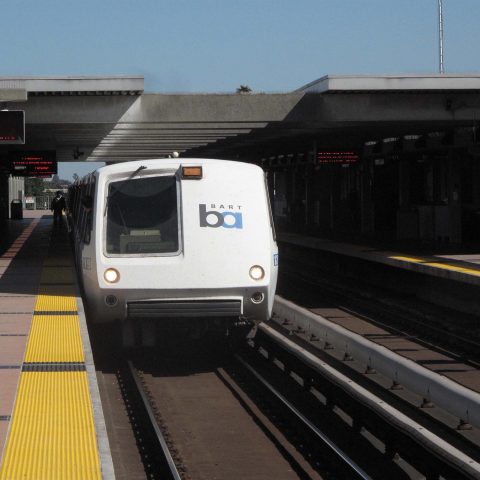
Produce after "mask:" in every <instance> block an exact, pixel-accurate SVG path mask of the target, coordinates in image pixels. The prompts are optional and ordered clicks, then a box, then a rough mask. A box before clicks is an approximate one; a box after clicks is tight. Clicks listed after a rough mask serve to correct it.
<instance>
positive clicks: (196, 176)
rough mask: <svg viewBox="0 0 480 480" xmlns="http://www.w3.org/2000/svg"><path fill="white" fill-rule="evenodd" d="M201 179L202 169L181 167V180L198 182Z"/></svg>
mask: <svg viewBox="0 0 480 480" xmlns="http://www.w3.org/2000/svg"><path fill="white" fill-rule="evenodd" d="M202 177H203V172H202V167H182V178H187V179H193V180H200V179H201V178H202Z"/></svg>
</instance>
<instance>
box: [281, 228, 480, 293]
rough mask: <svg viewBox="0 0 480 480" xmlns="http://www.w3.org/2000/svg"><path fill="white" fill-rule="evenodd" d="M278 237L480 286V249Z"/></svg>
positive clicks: (294, 235)
mask: <svg viewBox="0 0 480 480" xmlns="http://www.w3.org/2000/svg"><path fill="white" fill-rule="evenodd" d="M277 240H278V241H279V242H280V243H285V244H291V245H295V246H299V247H306V248H312V249H315V250H323V251H326V252H330V253H335V254H339V255H343V256H348V257H354V258H359V259H362V260H366V261H369V262H376V263H380V264H384V265H389V266H391V267H395V268H400V269H403V270H410V271H413V272H417V273H421V274H424V275H430V276H433V277H439V278H443V279H446V280H451V281H454V282H461V283H467V284H471V285H478V286H480V251H479V253H472V252H465V251H462V250H460V251H458V252H455V253H453V252H452V251H450V252H448V253H434V252H431V253H426V249H425V248H422V249H418V250H415V249H414V248H409V249H405V251H404V252H401V251H396V249H390V248H379V247H373V246H371V245H370V246H369V245H364V244H356V243H349V242H337V241H334V240H330V239H326V238H318V237H311V236H306V235H302V234H297V233H279V234H278V235H277ZM407 252H408V253H407Z"/></svg>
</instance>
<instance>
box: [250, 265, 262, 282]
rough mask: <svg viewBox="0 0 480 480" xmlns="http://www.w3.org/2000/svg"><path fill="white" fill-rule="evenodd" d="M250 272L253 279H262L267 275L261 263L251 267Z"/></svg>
mask: <svg viewBox="0 0 480 480" xmlns="http://www.w3.org/2000/svg"><path fill="white" fill-rule="evenodd" d="M249 273H250V277H251V278H252V279H253V280H261V279H262V278H263V277H264V276H265V270H264V269H263V268H262V267H261V266H260V265H254V266H253V267H250V272H249Z"/></svg>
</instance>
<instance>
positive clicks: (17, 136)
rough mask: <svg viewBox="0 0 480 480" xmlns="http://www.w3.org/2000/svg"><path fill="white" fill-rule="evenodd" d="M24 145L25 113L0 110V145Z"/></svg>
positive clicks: (22, 111)
mask: <svg viewBox="0 0 480 480" xmlns="http://www.w3.org/2000/svg"><path fill="white" fill-rule="evenodd" d="M24 143H25V111H24V110H0V145H12V144H24Z"/></svg>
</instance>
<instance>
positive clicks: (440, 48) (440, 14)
mask: <svg viewBox="0 0 480 480" xmlns="http://www.w3.org/2000/svg"><path fill="white" fill-rule="evenodd" d="M438 54H439V72H440V73H445V70H444V68H443V8H442V0H438Z"/></svg>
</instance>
